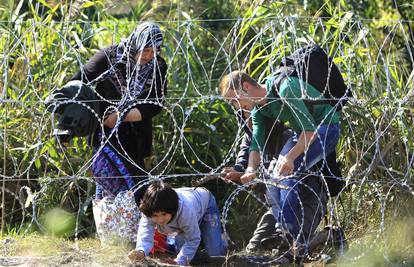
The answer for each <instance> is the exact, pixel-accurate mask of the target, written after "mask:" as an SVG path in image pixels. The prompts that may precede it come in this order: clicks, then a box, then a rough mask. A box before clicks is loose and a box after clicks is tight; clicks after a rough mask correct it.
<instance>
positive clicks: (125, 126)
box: [71, 46, 167, 159]
mask: <svg viewBox="0 0 414 267" xmlns="http://www.w3.org/2000/svg"><path fill="white" fill-rule="evenodd" d="M114 49H115V46H111V47H108V48H105V49H103V50H101V51H99V52H98V53H96V54H95V55H94V56H93V57H92V58H91V59H90V60H89V61H88V62H87V63H86V64H85V65H84V66H83V68H82V70H81V71H79V72H77V73H76V74H75V75H74V76H73V77H72V78H71V80H82V81H84V82H86V83H87V82H90V81H92V80H94V79H95V78H97V77H98V76H99V75H100V74H102V73H103V72H105V71H106V70H108V69H109V68H110V66H111V63H110V62H111V61H110V57H111V55H113V51H114ZM156 60H157V61H158V67H157V68H156V77H155V83H153V86H151V85H146V86H145V88H144V91H143V92H142V94H141V95H139V97H138V98H137V99H142V100H144V99H147V100H153V101H154V102H161V103H162V102H163V96H165V95H166V93H167V80H166V74H167V64H166V62H165V61H164V59H163V58H162V57H160V56H157V57H156ZM124 67H125V66H124ZM120 68H122V66H120ZM96 92H97V93H98V94H99V95H101V96H102V97H103V98H105V99H107V100H109V101H114V100H120V99H121V94H120V93H119V92H118V90H117V89H116V88H115V86H114V85H113V84H112V82H111V81H110V80H109V79H106V80H103V81H101V82H99V83H98V84H97V85H96ZM109 101H104V100H101V101H100V105H101V108H100V110H101V111H104V110H105V109H106V108H108V107H109V106H110V105H111V103H109ZM134 107H136V108H138V110H139V111H140V112H141V115H142V121H139V122H123V123H121V125H120V126H119V128H118V135H112V137H111V139H110V144H111V145H112V146H113V147H114V148H116V149H120V147H121V146H122V148H123V149H124V150H125V151H126V152H127V153H128V155H129V156H130V157H131V158H133V159H134V158H135V159H137V158H138V159H142V158H143V157H147V156H149V155H150V154H151V149H152V117H154V116H155V115H157V114H158V113H160V111H161V110H162V107H161V106H159V105H155V104H150V103H141V104H137V105H135V106H134ZM134 107H133V108H134ZM110 131H111V129H110V128H107V127H105V133H104V134H105V135H107V136H108V135H109V133H110ZM100 132H101V130H100V126H99V127H98V128H97V130H96V131H95V133H94V135H93V136H92V145H93V146H94V147H99V145H100V142H99V138H98V135H99V134H102V133H100ZM119 151H122V150H119Z"/></svg>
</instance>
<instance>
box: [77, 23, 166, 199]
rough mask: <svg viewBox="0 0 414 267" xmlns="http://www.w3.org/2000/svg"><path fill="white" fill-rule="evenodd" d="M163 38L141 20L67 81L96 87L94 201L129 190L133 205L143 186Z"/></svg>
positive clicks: (162, 68) (159, 89)
mask: <svg viewBox="0 0 414 267" xmlns="http://www.w3.org/2000/svg"><path fill="white" fill-rule="evenodd" d="M162 41H163V36H162V33H161V31H160V28H159V26H158V25H156V24H154V23H151V22H144V23H141V24H140V25H138V26H137V28H136V29H135V30H134V32H132V33H131V35H130V36H129V37H128V38H127V39H124V40H122V41H121V42H120V43H119V44H118V45H114V46H110V47H107V48H104V49H102V50H100V51H99V52H97V53H96V54H95V55H94V56H93V57H92V58H91V59H90V60H89V61H88V62H87V63H86V64H85V65H82V66H81V68H80V71H78V72H77V73H76V74H75V75H74V76H73V77H72V78H71V80H81V81H83V82H85V83H88V84H90V85H96V87H95V90H96V93H97V95H98V98H99V99H100V102H99V103H100V105H101V108H100V110H101V111H103V114H100V115H101V116H102V118H104V119H103V125H101V126H100V127H98V128H97V129H96V131H95V132H94V134H93V135H92V136H91V138H90V143H91V145H92V147H93V152H94V156H93V162H92V166H91V170H92V172H93V176H94V179H95V181H96V198H97V199H101V198H103V197H104V196H112V197H114V196H116V195H117V194H118V193H119V192H121V191H124V190H133V191H134V194H135V198H136V200H137V201H139V200H140V199H141V197H142V196H143V194H144V192H145V190H146V188H145V187H141V188H139V190H137V188H138V187H139V182H140V181H142V180H144V178H143V176H144V175H145V170H144V158H145V157H148V156H150V154H151V147H152V118H153V117H154V116H156V115H157V114H159V113H160V111H161V110H162V107H163V102H164V97H165V95H166V90H167V80H166V73H167V64H166V62H165V61H164V59H163V58H162V57H161V56H159V55H158V52H159V51H160V47H161V44H162Z"/></svg>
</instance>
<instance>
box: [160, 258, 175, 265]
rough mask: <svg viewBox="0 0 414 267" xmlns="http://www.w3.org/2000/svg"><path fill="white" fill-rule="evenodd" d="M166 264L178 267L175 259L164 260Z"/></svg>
mask: <svg viewBox="0 0 414 267" xmlns="http://www.w3.org/2000/svg"><path fill="white" fill-rule="evenodd" d="M163 261H164V262H165V263H168V264H174V265H177V262H176V261H175V260H174V259H173V258H166V259H164V260H163Z"/></svg>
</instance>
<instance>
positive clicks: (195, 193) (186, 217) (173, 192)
mask: <svg viewBox="0 0 414 267" xmlns="http://www.w3.org/2000/svg"><path fill="white" fill-rule="evenodd" d="M139 209H140V210H141V212H142V214H143V215H142V218H141V221H140V223H139V228H138V238H137V245H136V248H135V250H133V251H131V252H130V253H129V254H128V258H129V259H130V260H131V261H132V262H135V261H140V260H142V259H144V258H145V256H148V254H149V252H150V250H151V248H152V247H153V242H154V241H153V237H154V231H155V229H154V228H155V227H156V228H157V229H158V231H159V232H160V233H163V234H166V235H176V238H175V240H176V247H177V251H179V252H178V255H177V257H176V258H175V259H171V260H170V261H169V263H172V264H179V265H188V264H190V261H191V260H192V259H193V258H194V255H195V253H196V251H197V249H198V247H199V245H200V241H201V239H202V240H203V244H204V247H205V249H206V252H207V254H208V255H209V256H223V255H224V254H225V253H226V250H227V244H226V242H225V241H224V240H223V239H222V230H221V223H220V213H219V210H218V208H217V204H216V200H215V198H214V196H213V195H212V194H211V193H210V191H208V190H207V189H205V188H177V189H173V188H171V187H170V186H169V185H167V184H165V183H163V182H162V181H156V182H154V183H152V184H151V185H150V186H149V187H148V189H147V191H146V192H145V194H144V197H143V198H142V200H141V204H140V206H139Z"/></svg>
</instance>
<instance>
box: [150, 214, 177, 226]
mask: <svg viewBox="0 0 414 267" xmlns="http://www.w3.org/2000/svg"><path fill="white" fill-rule="evenodd" d="M171 218H172V215H171V214H170V213H167V212H164V211H158V212H154V213H153V214H152V216H151V220H152V221H153V222H154V223H156V224H158V225H166V224H167V223H169V222H170V221H171Z"/></svg>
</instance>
